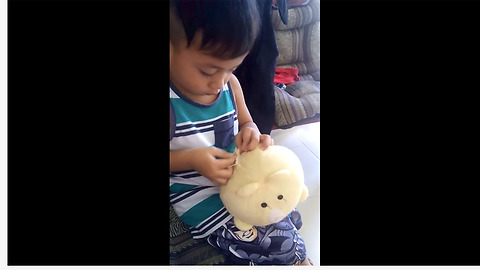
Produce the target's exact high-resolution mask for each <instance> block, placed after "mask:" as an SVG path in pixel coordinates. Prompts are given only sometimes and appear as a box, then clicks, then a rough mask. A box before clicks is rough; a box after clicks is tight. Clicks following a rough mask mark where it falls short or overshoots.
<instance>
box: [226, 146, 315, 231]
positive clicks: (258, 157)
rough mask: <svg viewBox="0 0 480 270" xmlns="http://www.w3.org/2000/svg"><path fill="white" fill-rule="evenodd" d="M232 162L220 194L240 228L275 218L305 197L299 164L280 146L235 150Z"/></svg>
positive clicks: (288, 211) (277, 220) (289, 152)
mask: <svg viewBox="0 0 480 270" xmlns="http://www.w3.org/2000/svg"><path fill="white" fill-rule="evenodd" d="M237 151H238V150H237ZM234 166H235V167H234V172H233V175H232V177H231V178H230V180H229V181H228V183H227V184H226V185H223V186H221V187H220V198H221V199H222V201H223V204H224V205H225V207H226V208H227V210H228V211H229V212H230V214H232V216H234V222H235V226H236V227H237V228H239V229H240V230H242V231H246V230H249V229H251V228H252V226H265V225H269V224H272V223H276V222H279V221H280V220H282V219H283V218H284V217H286V216H287V215H288V214H289V213H290V212H291V211H292V210H293V209H294V208H295V207H296V206H297V204H298V203H299V202H302V201H304V200H305V199H306V198H307V197H308V189H307V186H306V185H305V184H304V177H303V168H302V164H301V163H300V160H299V159H298V157H297V156H296V155H295V153H293V152H292V151H291V150H290V149H288V148H286V147H284V146H279V145H272V146H269V147H268V148H267V149H266V150H261V149H260V148H257V149H255V150H253V151H250V152H244V153H242V154H238V152H237V159H236V161H235V165H234Z"/></svg>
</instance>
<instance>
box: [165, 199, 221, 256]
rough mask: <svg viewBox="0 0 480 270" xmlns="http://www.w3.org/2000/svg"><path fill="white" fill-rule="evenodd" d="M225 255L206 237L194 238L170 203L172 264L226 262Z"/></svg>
mask: <svg viewBox="0 0 480 270" xmlns="http://www.w3.org/2000/svg"><path fill="white" fill-rule="evenodd" d="M226 263H228V261H226V259H225V256H224V255H223V254H221V253H220V251H219V250H218V249H216V248H214V247H212V246H210V244H208V243H207V241H206V240H205V239H202V240H198V239H193V238H192V235H191V234H190V231H189V230H188V228H187V226H186V225H185V224H184V223H183V222H182V221H181V220H180V218H179V217H178V216H177V214H175V211H174V210H173V207H172V205H170V265H195V264H196V265H218V264H226Z"/></svg>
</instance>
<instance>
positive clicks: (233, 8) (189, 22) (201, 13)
mask: <svg viewBox="0 0 480 270" xmlns="http://www.w3.org/2000/svg"><path fill="white" fill-rule="evenodd" d="M256 1H257V0H203V1H200V0H171V1H170V5H171V7H170V40H171V42H172V43H173V44H174V45H177V44H178V42H179V40H180V39H181V38H184V37H185V38H186V41H187V47H189V46H190V45H191V43H192V40H193V37H194V36H195V34H196V33H197V32H198V31H199V30H201V32H199V33H202V39H201V40H202V43H201V45H200V49H201V50H207V51H209V52H210V53H211V54H212V55H213V56H214V57H218V58H222V59H233V58H236V57H239V56H241V55H243V54H245V53H248V52H249V51H250V50H251V49H252V47H253V44H254V42H255V39H256V37H257V35H258V32H259V30H260V23H261V21H260V15H259V12H258V7H257V3H256ZM182 30H183V31H182Z"/></svg>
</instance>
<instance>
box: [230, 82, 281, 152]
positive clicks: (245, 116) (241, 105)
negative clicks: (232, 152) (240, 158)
mask: <svg viewBox="0 0 480 270" xmlns="http://www.w3.org/2000/svg"><path fill="white" fill-rule="evenodd" d="M230 84H231V85H232V90H233V94H234V96H235V103H236V104H237V116H238V126H239V128H238V134H237V136H236V137H235V145H236V146H237V148H239V150H240V153H241V152H247V151H251V150H253V149H255V148H256V147H257V146H258V145H259V144H260V147H261V148H262V149H266V148H267V147H268V146H269V145H272V144H273V139H272V138H271V137H270V135H268V134H260V131H259V129H258V127H257V125H256V124H255V123H254V122H253V119H252V116H251V115H250V112H249V111H248V108H247V104H246V103H245V99H244V97H243V91H242V87H241V86H240V82H239V81H238V79H237V77H235V75H233V74H232V77H231V79H230Z"/></svg>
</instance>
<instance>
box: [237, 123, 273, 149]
mask: <svg viewBox="0 0 480 270" xmlns="http://www.w3.org/2000/svg"><path fill="white" fill-rule="evenodd" d="M270 145H273V139H272V137H270V135H268V134H260V132H259V131H258V130H257V129H253V128H250V127H245V128H243V129H242V130H240V132H238V134H237V136H236V137H235V146H236V147H237V148H238V150H239V151H240V153H243V152H248V151H252V150H254V149H255V148H257V146H260V149H262V150H265V149H267V147H269V146H270Z"/></svg>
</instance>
